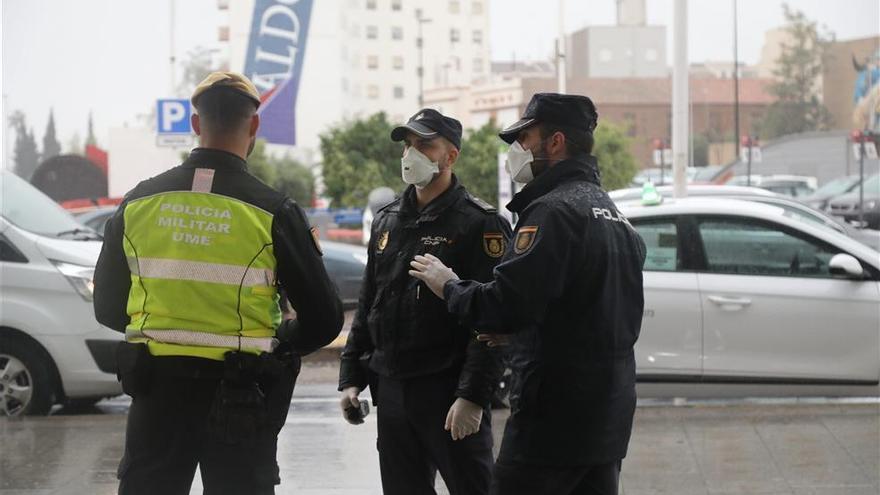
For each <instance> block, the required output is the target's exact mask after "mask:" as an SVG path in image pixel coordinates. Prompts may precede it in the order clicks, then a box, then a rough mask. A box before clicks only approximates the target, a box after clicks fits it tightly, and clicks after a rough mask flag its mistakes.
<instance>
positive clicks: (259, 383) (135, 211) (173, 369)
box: [95, 72, 342, 494]
mask: <svg viewBox="0 0 880 495" xmlns="http://www.w3.org/2000/svg"><path fill="white" fill-rule="evenodd" d="M192 102H193V105H194V106H195V108H196V113H195V114H194V115H193V117H192V124H193V129H194V130H195V132H196V134H198V135H199V141H200V146H201V147H199V148H196V149H195V150H193V151H192V153H190V155H189V157H188V158H187V159H186V160H185V161H184V162H183V164H181V165H180V166H177V167H174V168H172V169H171V170H168V171H167V172H165V173H162V174H160V175H158V176H156V177H153V178H151V179H148V180H146V181H143V182H141V183H140V184H138V185H137V186H136V187H135V188H134V189H133V190H131V191H130V192H129V193H128V194H127V195H126V196H125V199H124V201H123V202H122V204H121V205H120V207H119V210H118V211H117V212H116V214H115V215H114V216H113V218H112V219H111V220H110V221H109V222H108V224H107V228H106V231H105V239H104V247H103V249H102V251H101V256H100V258H99V260H98V265H97V267H96V270H95V313H96V316H97V318H98V321H100V322H101V323H103V324H104V325H107V326H108V327H110V328H113V329H115V330H118V331H120V332H124V333H125V336H126V342H125V343H123V344H121V345H120V348H119V352H118V354H117V361H118V365H119V376H120V378H121V380H122V384H123V389H124V390H125V391H126V393H128V394H129V395H131V396H132V397H133V401H132V405H131V409H130V411H129V416H128V427H127V431H126V439H125V452H124V455H123V458H122V461H121V462H120V465H119V470H118V473H117V474H118V477H119V479H120V486H119V493H121V494H137V493H163V494H174V493H189V490H190V486H191V484H192V480H193V476H194V474H195V469H196V466H197V465H198V466H199V467H200V471H201V476H202V482H203V484H204V487H205V491H206V492H207V493H253V494H256V493H273V492H274V485H276V484H278V483H279V482H280V479H279V476H278V465H277V463H276V459H275V450H276V442H277V437H278V432H279V431H280V429H281V426H282V425H283V424H284V420H285V418H286V416H287V411H288V409H289V404H290V397H291V395H292V393H293V386H294V382H295V380H296V376H297V374H298V372H299V356H301V355H304V354H307V353H309V352H312V351H314V350H316V349H318V348H320V347H322V346H324V345H326V344H328V343H329V342H331V341H332V340H333V339H334V338H335V337H336V336H337V335H338V334H339V331H340V328H341V326H342V309H341V308H342V306H341V303H340V301H339V297H338V295H337V293H336V289H335V287H334V286H333V283H332V282H331V281H330V280H329V278H328V277H327V272H326V271H325V269H324V265H323V263H322V261H321V251H320V245H319V244H318V241H317V237H315V236H314V235H313V232H310V230H309V226H308V222H307V219H306V217H305V215H304V213H303V211H302V209H300V207H299V206H297V204H296V203H295V202H294V201H293V200H291V199H290V198H288V197H287V196H285V195H284V194H282V193H279V192H277V191H275V190H273V189H272V188H270V187H268V186H266V185H265V184H263V183H262V182H260V181H259V180H258V179H256V178H255V177H254V176H253V175H251V174H250V173H248V169H247V162H246V160H245V159H246V157H247V156H248V154H249V153H250V152H251V151H252V149H253V146H254V142H255V139H256V133H257V128H258V127H259V125H260V118H259V115H258V114H257V109H258V107H259V105H260V97H259V93H258V92H257V89H256V87H254V85H253V83H251V82H250V81H249V80H248V79H247V78H245V77H244V76H242V75H240V74H236V73H230V72H215V73H212V74H210V75H209V76H208V77H207V78H206V79H205V80H204V81H203V82H202V83H201V84H199V86H198V87H197V88H196V90H195V92H194V93H193V96H192ZM281 289H283V293H286V294H287V296H288V298H289V300H290V303H291V304H292V306H293V308H294V309H295V310H296V312H297V318H296V319H295V320H287V321H284V322H283V323H282V321H281V320H282V319H281V310H280V307H279V291H280V290H281ZM281 356H283V357H281Z"/></svg>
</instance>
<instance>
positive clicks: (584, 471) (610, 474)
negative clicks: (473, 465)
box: [490, 461, 620, 495]
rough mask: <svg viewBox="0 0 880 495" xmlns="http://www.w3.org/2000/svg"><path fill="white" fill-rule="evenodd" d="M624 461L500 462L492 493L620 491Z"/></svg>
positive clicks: (606, 494) (592, 494)
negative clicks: (568, 463)
mask: <svg viewBox="0 0 880 495" xmlns="http://www.w3.org/2000/svg"><path fill="white" fill-rule="evenodd" d="M619 477H620V461H615V462H612V463H608V464H601V465H597V466H575V467H555V466H536V465H532V464H518V463H516V464H514V463H503V462H498V463H496V464H495V472H494V478H493V480H492V490H491V492H490V493H491V494H492V495H617V484H618V479H619Z"/></svg>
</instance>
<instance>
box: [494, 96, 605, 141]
mask: <svg viewBox="0 0 880 495" xmlns="http://www.w3.org/2000/svg"><path fill="white" fill-rule="evenodd" d="M537 123H547V124H556V125H560V126H564V127H569V128H572V129H575V130H579V131H584V132H589V133H592V132H593V129H595V128H596V125H597V124H598V123H599V114H598V113H597V112H596V105H594V104H593V100H591V99H589V98H587V97H586V96H581V95H562V94H559V93H537V94H535V95H534V96H532V99H531V101H529V104H528V106H526V111H525V112H524V113H523V116H522V118H521V119H519V120H518V121H516V122H515V123H514V124H513V125H511V126H509V127H507V128H506V129H504V130H503V131H501V132H500V133H498V136H499V137H500V138H501V139H502V140H504V142H506V143H507V144H513V142H514V141H516V136H517V135H518V134H519V131H521V130H523V129H525V128H527V127H529V126H531V125H534V124H537Z"/></svg>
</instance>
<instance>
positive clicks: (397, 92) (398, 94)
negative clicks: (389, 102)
mask: <svg viewBox="0 0 880 495" xmlns="http://www.w3.org/2000/svg"><path fill="white" fill-rule="evenodd" d="M394 98H395V99H397V100H400V99H402V98H403V86H394Z"/></svg>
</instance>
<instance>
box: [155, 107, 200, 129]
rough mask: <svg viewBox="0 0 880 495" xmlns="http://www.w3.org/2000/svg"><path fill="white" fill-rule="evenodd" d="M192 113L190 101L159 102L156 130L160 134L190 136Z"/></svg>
mask: <svg viewBox="0 0 880 495" xmlns="http://www.w3.org/2000/svg"><path fill="white" fill-rule="evenodd" d="M191 113H192V109H191V107H190V102H189V100H183V99H181V100H158V102H157V108H156V116H157V117H158V119H159V121H158V122H157V126H156V128H157V129H158V130H159V134H190V133H191V132H192V128H191V126H190V122H189V117H190V114H191Z"/></svg>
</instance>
